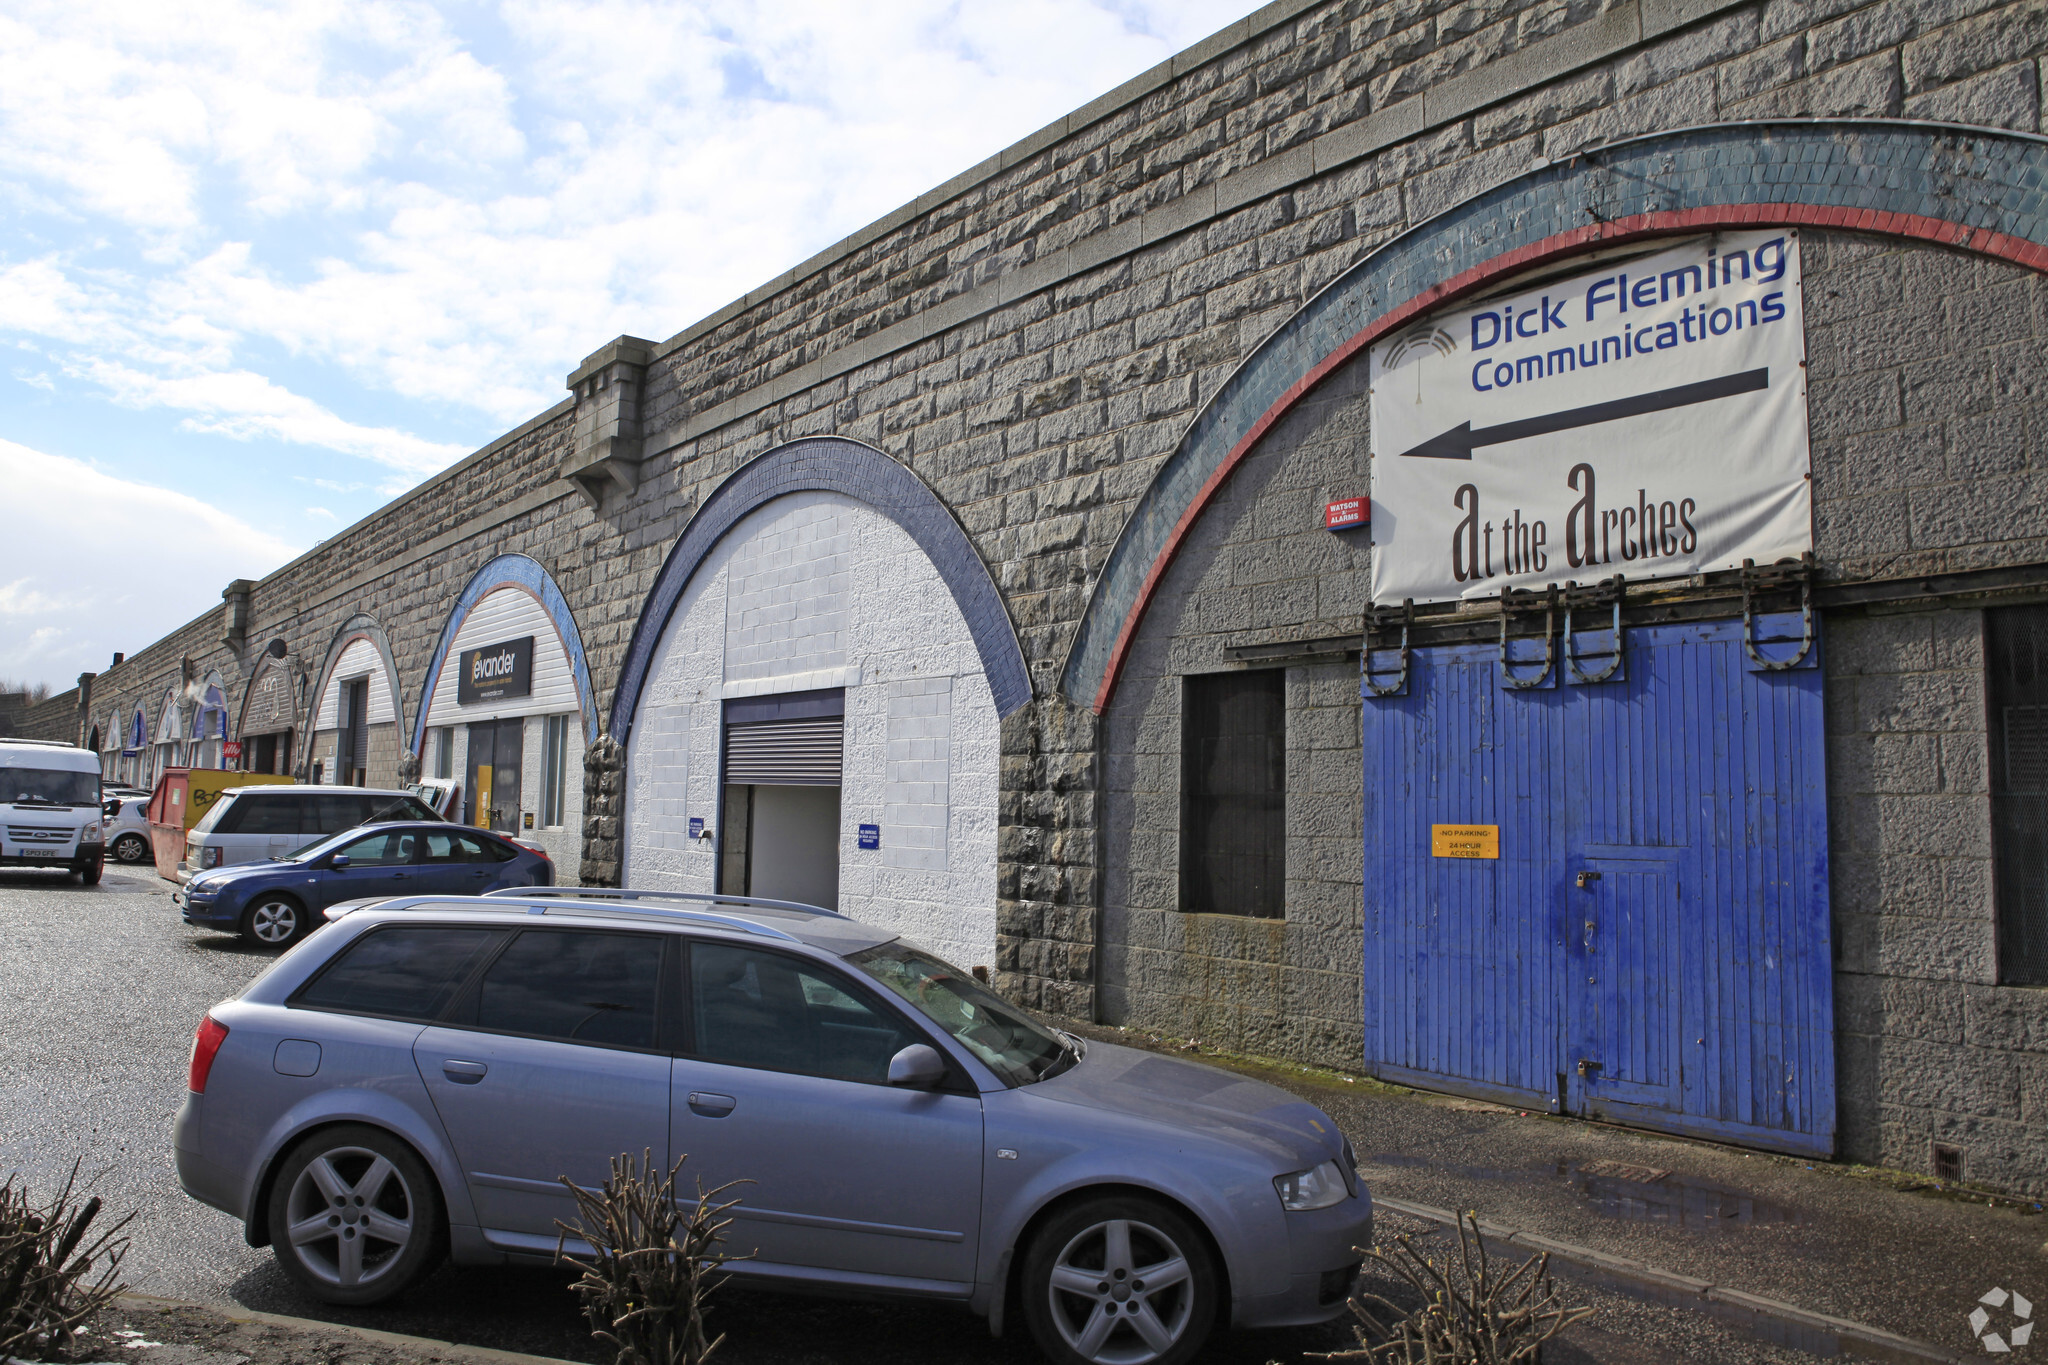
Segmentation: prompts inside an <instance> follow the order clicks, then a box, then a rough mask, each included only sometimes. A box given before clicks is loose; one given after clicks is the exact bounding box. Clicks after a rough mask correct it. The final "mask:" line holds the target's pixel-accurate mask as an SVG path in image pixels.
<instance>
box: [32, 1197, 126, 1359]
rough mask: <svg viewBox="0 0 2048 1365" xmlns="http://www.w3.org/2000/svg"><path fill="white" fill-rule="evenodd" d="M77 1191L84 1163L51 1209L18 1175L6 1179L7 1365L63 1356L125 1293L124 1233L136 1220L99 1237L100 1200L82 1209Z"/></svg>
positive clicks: (104, 1231) (104, 1228) (105, 1228)
mask: <svg viewBox="0 0 2048 1365" xmlns="http://www.w3.org/2000/svg"><path fill="white" fill-rule="evenodd" d="M77 1188H78V1166H77V1164H76V1163H73V1165H72V1167H71V1174H70V1176H69V1177H67V1178H66V1179H65V1181H64V1188H63V1189H62V1190H59V1191H58V1192H57V1197H56V1198H55V1199H52V1200H51V1201H50V1202H49V1203H47V1204H37V1203H35V1202H34V1201H33V1200H31V1199H30V1197H29V1193H28V1188H27V1185H26V1183H23V1184H22V1185H16V1184H15V1177H14V1176H13V1175H11V1174H10V1175H9V1176H8V1177H7V1178H6V1179H5V1180H4V1181H0V1360H5V1359H7V1358H8V1357H9V1356H21V1357H26V1358H29V1359H41V1360H50V1359H54V1358H56V1357H57V1356H58V1355H60V1354H62V1353H63V1352H65V1351H67V1350H68V1349H69V1348H70V1346H71V1342H72V1338H73V1337H74V1336H76V1335H77V1333H78V1329H79V1328H80V1327H81V1326H82V1325H84V1323H85V1322H86V1320H87V1319H88V1318H90V1317H92V1315H93V1314H95V1313H97V1312H99V1311H100V1309H102V1308H104V1307H106V1306H107V1304H108V1303H109V1302H111V1301H112V1300H113V1297H114V1296H115V1295H116V1294H118V1293H120V1292H121V1285H120V1283H119V1282H118V1281H117V1280H116V1279H115V1275H116V1274H117V1273H118V1272H119V1271H120V1268H121V1258H122V1257H123V1256H125V1255H127V1254H128V1239H127V1238H126V1237H123V1236H121V1235H120V1234H121V1229H122V1228H125V1227H127V1226H128V1219H129V1218H133V1217H134V1216H135V1215H134V1214H132V1213H131V1214H129V1215H128V1217H127V1218H123V1219H121V1220H120V1221H119V1222H117V1223H115V1224H114V1225H113V1226H112V1227H108V1226H107V1225H105V1224H104V1223H102V1224H101V1225H100V1228H99V1230H98V1231H97V1232H95V1231H93V1224H94V1222H95V1221H97V1220H98V1219H99V1216H100V1207H101V1206H100V1201H99V1198H98V1196H94V1197H93V1198H91V1199H88V1200H86V1201H85V1203H84V1204H83V1205H78V1204H76V1203H75V1202H74V1200H75V1196H76V1193H77ZM95 1271H97V1272H98V1274H97V1276H95V1273H94V1272H95Z"/></svg>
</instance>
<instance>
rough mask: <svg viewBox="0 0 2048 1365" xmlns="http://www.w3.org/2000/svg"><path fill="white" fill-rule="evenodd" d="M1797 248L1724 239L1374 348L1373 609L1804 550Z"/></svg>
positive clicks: (1766, 239) (1757, 237)
mask: <svg viewBox="0 0 2048 1365" xmlns="http://www.w3.org/2000/svg"><path fill="white" fill-rule="evenodd" d="M1805 354H1806V342H1805V330H1804V326H1803V322H1802V319H1801V310H1800V298H1799V240H1798V236H1797V234H1796V233H1792V232H1788V231H1783V230H1776V231H1762V232H1748V233H1725V234H1721V235H1719V236H1716V237H1711V238H1704V239H1699V240H1695V241H1690V242H1687V243H1685V244H1683V245H1680V246H1675V247H1671V248H1668V249H1666V250H1662V251H1659V252H1656V253H1654V254H1652V255H1647V256H1636V257H1633V258H1629V259H1625V260H1624V259H1611V260H1609V261H1608V262H1606V263H1604V264H1602V265H1599V266H1596V267H1593V268H1590V269H1588V270H1587V271H1585V272H1584V273H1583V274H1579V275H1574V276H1571V277H1567V278H1555V279H1551V280H1548V281H1546V282H1544V283H1541V284H1537V285H1532V286H1530V287H1529V288H1528V289H1526V290H1523V291H1521V292H1519V293H1517V294H1515V295H1513V296H1511V297H1501V298H1493V299H1488V300H1486V301H1485V302H1483V303H1478V304H1474V305H1472V306H1470V307H1468V308H1466V309H1464V310H1463V311H1461V312H1457V313H1453V314H1450V315H1448V316H1439V317H1437V318H1434V319H1432V320H1431V321H1429V322H1427V323H1425V324H1423V325H1422V326H1420V327H1418V328H1413V329H1410V330H1409V331H1407V332H1405V333H1403V334H1401V335H1400V336H1398V337H1393V338H1390V339H1388V340H1387V341H1384V342H1382V343H1380V344H1379V345H1377V346H1375V347H1374V348H1373V349H1372V360H1371V364H1372V454H1373V461H1372V468H1373V486H1372V496H1373V504H1374V506H1373V518H1372V528H1373V544H1374V546H1375V547H1376V548H1377V550H1378V553H1377V554H1375V555H1374V556H1373V570H1372V596H1373V600H1374V601H1375V602H1379V603H1398V602H1400V601H1401V600H1403V599H1404V598H1413V599H1415V600H1416V601H1418V602H1428V601H1446V600H1453V599H1457V598H1471V597H1485V596H1491V595H1494V594H1498V593H1499V592H1500V591H1501V589H1502V588H1503V587H1514V588H1540V587H1543V586H1545V585H1547V584H1551V583H1565V582H1569V581H1577V582H1580V583H1591V582H1595V581H1597V580H1599V579H1603V578H1607V577H1610V576H1612V575H1614V574H1617V573H1620V574H1626V575H1627V576H1628V577H1630V578H1665V577H1670V576H1673V575H1680V574H1694V573H1700V572H1703V571H1706V570H1709V569H1727V568H1734V567H1737V566H1739V565H1740V564H1741V563H1742V561H1743V560H1745V559H1754V560H1756V561H1757V562H1758V563H1765V564H1767V563H1770V562H1771V561H1773V560H1776V559H1779V558H1782V557H1784V556H1787V555H1798V554H1800V553H1802V552H1803V551H1806V550H1809V549H1811V548H1812V547H1813V512H1812V490H1811V487H1810V484H1809V482H1808V477H1807V470H1808V460H1807V444H1806V373H1805V370H1804V369H1803V361H1804V358H1805Z"/></svg>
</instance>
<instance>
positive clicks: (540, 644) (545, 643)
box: [427, 586, 583, 728]
mask: <svg viewBox="0 0 2048 1365" xmlns="http://www.w3.org/2000/svg"><path fill="white" fill-rule="evenodd" d="M525 635H531V636H532V637H533V692H532V694H531V695H529V696H524V697H507V698H505V699H504V700H502V701H494V702H483V703H481V704H479V705H475V706H462V705H459V704H458V703H457V701H456V697H457V696H458V695H459V693H458V691H457V689H458V688H459V687H460V685H461V681H462V680H461V664H462V654H463V651H464V650H470V649H477V648H480V647H482V646H484V645H494V644H498V643H500V642H502V641H505V640H517V639H519V638H520V637H521V636H525ZM564 711H574V712H576V713H577V716H578V720H577V722H576V723H577V725H578V727H579V728H580V727H581V725H582V724H583V722H582V720H581V716H582V706H581V703H580V702H579V701H578V700H577V697H576V675H575V673H574V671H573V670H572V669H571V668H570V666H569V651H568V649H567V648H566V647H565V646H564V645H563V644H562V637H561V634H560V632H558V631H557V630H556V629H555V623H554V621H553V620H552V619H551V618H550V617H549V616H548V613H547V608H545V607H543V606H541V604H540V599H539V598H537V597H535V596H534V595H533V594H532V593H530V592H528V591H526V590H525V589H524V588H518V587H509V586H508V587H502V588H495V589H493V590H492V591H490V592H488V593H486V594H484V597H483V600H482V601H480V602H478V603H477V604H476V605H475V606H474V607H471V608H470V609H469V615H467V616H465V617H463V618H462V624H461V625H459V626H457V627H456V628H455V639H454V641H453V643H451V644H450V645H449V647H448V657H447V658H445V659H443V660H442V661H441V674H440V676H439V677H438V678H436V679H435V680H434V695H433V696H432V697H431V698H430V699H429V700H428V702H427V724H429V725H466V724H468V723H469V722H470V721H473V720H497V719H500V718H502V717H506V716H552V715H558V714H560V713H562V712H564Z"/></svg>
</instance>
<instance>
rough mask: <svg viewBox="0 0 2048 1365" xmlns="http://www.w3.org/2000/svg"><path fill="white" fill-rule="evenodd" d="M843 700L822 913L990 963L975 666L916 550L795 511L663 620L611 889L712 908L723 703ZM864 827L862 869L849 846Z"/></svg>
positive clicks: (984, 748) (631, 756)
mask: <svg viewBox="0 0 2048 1365" xmlns="http://www.w3.org/2000/svg"><path fill="white" fill-rule="evenodd" d="M817 687H844V688H845V689H846V722H845V725H846V731H845V734H846V750H845V753H846V762H845V777H844V779H843V785H842V787H841V789H840V803H839V804H840V814H839V851H840V852H839V869H840V876H839V909H840V911H841V912H842V913H844V914H848V915H851V916H853V917H854V918H855V919H860V920H864V921H866V922H868V923H871V924H874V925H877V926H879V927H883V928H887V929H892V930H894V931H896V932H898V933H901V934H903V935H905V936H907V937H909V938H911V939H913V940H914V941H916V942H918V943H920V944H922V945H923V946H925V947H927V948H930V949H932V950H933V951H934V952H937V953H939V954H940V955H941V956H943V957H946V958H949V959H951V960H953V961H954V962H957V963H958V964H960V965H961V966H975V965H988V966H993V965H994V962H995V907H996V792H997V769H998V755H999V748H1000V744H999V734H998V724H997V717H996V710H995V702H994V699H993V698H992V696H991V695H990V692H989V685H988V680H987V678H986V677H985V676H984V675H983V673H982V671H981V657H980V654H979V653H978V652H977V651H976V649H975V647H974V639H973V636H972V635H971V634H970V633H969V632H968V629H967V622H966V619H965V618H964V617H963V616H962V615H961V613H960V609H959V607H958V606H957V605H956V604H955V603H954V601H953V596H952V593H951V592H949V591H948V590H947V588H946V585H945V581H944V580H943V579H941V578H940V577H939V573H938V570H937V568H935V567H934V566H933V565H932V563H931V561H930V560H928V559H927V558H926V557H925V555H924V552H923V551H922V550H921V549H919V548H918V546H917V544H916V542H915V541H913V540H911V538H910V536H909V535H908V534H907V533H906V532H904V531H903V530H902V529H901V528H900V527H898V526H897V525H896V524H895V523H894V522H892V521H890V520H889V519H888V518H887V517H885V516H883V515H882V514H881V513H879V512H877V511H875V510H874V509H873V508H871V507H869V506H867V505H866V504H865V503H861V502H858V501H856V500H854V499H851V498H847V497H843V496H841V495H839V494H834V493H822V492H814V493H800V494H793V495H791V496H789V497H785V498H779V499H777V500H775V501H774V502H771V503H768V504H766V505H764V506H762V507H760V508H758V509H756V510H755V511H754V512H753V513H752V514H751V515H749V516H748V517H746V518H744V519H743V520H742V521H741V522H740V523H739V524H738V525H737V526H735V527H734V528H733V530H732V531H731V533H730V534H728V535H727V536H726V537H725V539H724V540H723V541H722V542H721V543H720V544H719V546H718V547H717V548H716V549H714V550H713V551H712V553H711V554H709V555H707V556H706V557H705V560H704V563H703V565H702V566H701V567H700V568H699V569H698V572H697V575H696V577H695V579H694V580H693V581H692V582H691V584H690V586H689V588H688V589H687V590H686V591H685V593H684V594H683V599H682V601H681V602H679V603H678V604H677V606H676V611H675V614H674V615H673V616H672V617H671V618H670V621H669V627H668V630H667V632H666V634H665V635H664V636H663V638H662V641H661V644H660V646H659V648H658V650H657V652H656V656H655V660H654V664H653V666H652V668H651V669H650V671H649V676H648V683H647V686H646V689H645V691H644V692H643V693H642V695H641V699H640V711H639V714H638V715H637V716H636V717H635V720H634V725H633V731H632V736H631V739H630V740H629V741H628V751H627V758H626V772H627V799H626V815H625V839H624V844H625V880H626V882H627V884H628V885H632V886H644V887H653V888H672V889H675V890H690V891H710V890H712V889H713V887H714V880H715V869H716V857H715V853H714V848H715V841H714V840H710V839H707V840H695V841H693V840H691V839H690V838H689V836H688V822H689V819H690V818H691V817H692V816H696V817H700V818H702V819H703V820H704V822H705V825H706V826H707V827H709V828H711V829H712V830H713V831H714V833H715V832H716V830H717V825H718V820H717V817H718V814H719V787H718V778H719V751H720V744H721V742H722V739H723V735H722V733H721V719H722V716H723V707H722V703H723V701H724V700H725V699H726V698H728V697H736V696H755V695H763V694H770V693H776V692H797V691H806V690H809V689H812V688H817ZM863 824H879V825H880V826H881V827H882V847H881V848H880V849H879V850H867V849H861V848H859V847H858V846H857V843H858V829H859V826H861V825H863Z"/></svg>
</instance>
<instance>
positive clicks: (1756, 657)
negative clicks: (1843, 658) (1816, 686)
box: [1742, 550, 1813, 673]
mask: <svg viewBox="0 0 2048 1365" xmlns="http://www.w3.org/2000/svg"><path fill="white" fill-rule="evenodd" d="M1795 583H1796V584H1798V586H1799V652H1798V653H1797V654H1794V655H1793V656H1792V657H1791V658H1789V659H1766V658H1765V657H1764V656H1763V655H1762V654H1760V653H1758V652H1757V647H1756V600H1757V598H1759V597H1761V596H1763V595H1764V594H1765V593H1769V592H1784V591H1789V590H1790V589H1791V587H1792V585H1793V584H1795ZM1742 648H1743V650H1744V651H1745V652H1746V653H1747V654H1748V655H1749V661H1750V662H1751V663H1753V664H1755V665H1756V666H1757V667H1758V668H1761V669H1763V670H1764V671H1766V672H1769V673H1778V672H1783V671H1784V670H1785V669H1788V668H1797V667H1799V665H1800V664H1801V663H1803V662H1805V660H1806V656H1807V655H1808V654H1810V653H1812V652H1813V551H1811V550H1808V551H1807V552H1806V553H1805V554H1803V555H1801V556H1799V558H1797V559H1781V560H1779V561H1778V562H1777V563H1775V564H1767V565H1765V566H1764V567H1763V568H1761V569H1759V568H1758V567H1757V566H1756V561H1755V560H1753V559H1745V560H1743V561H1742Z"/></svg>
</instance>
